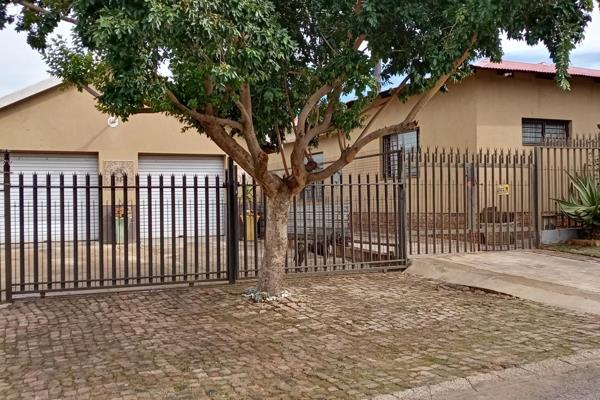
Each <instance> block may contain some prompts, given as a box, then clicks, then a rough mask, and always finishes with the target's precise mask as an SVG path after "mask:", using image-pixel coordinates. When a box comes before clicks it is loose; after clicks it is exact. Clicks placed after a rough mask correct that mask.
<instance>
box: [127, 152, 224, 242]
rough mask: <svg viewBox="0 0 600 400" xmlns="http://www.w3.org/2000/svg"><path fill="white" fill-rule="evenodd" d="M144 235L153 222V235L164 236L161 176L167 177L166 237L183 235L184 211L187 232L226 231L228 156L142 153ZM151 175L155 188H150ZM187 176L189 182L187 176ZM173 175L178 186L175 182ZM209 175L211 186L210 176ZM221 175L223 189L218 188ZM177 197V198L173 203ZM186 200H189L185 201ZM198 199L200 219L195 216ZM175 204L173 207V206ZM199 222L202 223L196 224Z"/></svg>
mask: <svg viewBox="0 0 600 400" xmlns="http://www.w3.org/2000/svg"><path fill="white" fill-rule="evenodd" d="M139 175H140V186H141V190H140V234H141V236H142V237H144V238H147V237H148V233H149V230H150V229H149V227H150V223H151V224H152V237H153V238H158V237H160V218H161V214H160V209H161V200H160V199H161V194H160V193H161V191H160V188H159V185H160V176H161V175H162V176H163V190H162V210H163V212H162V222H163V235H164V237H171V236H172V234H173V227H174V228H175V235H176V236H182V235H183V229H184V222H183V221H184V214H186V215H187V217H186V221H187V235H188V236H190V237H191V236H192V235H193V234H194V232H195V229H198V234H199V236H205V235H206V234H207V233H208V234H209V235H215V234H217V233H220V234H222V235H224V234H225V230H224V221H225V218H224V215H225V208H224V204H223V203H224V200H225V190H224V189H223V187H222V186H223V183H224V177H225V170H224V159H223V157H219V156H140V158H139ZM148 176H150V181H151V190H150V193H149V190H148V189H147V186H148ZM184 176H185V185H184V184H183V181H184V179H183V177H184ZM172 177H174V179H175V185H174V186H173V185H172ZM194 177H197V185H198V189H197V198H195V191H194ZM207 177H208V187H207V186H206V178H207ZM217 177H219V188H217V185H216V183H217ZM173 199H174V201H175V203H174V205H173ZM184 199H185V201H184ZM196 202H197V212H198V218H197V220H196V219H195V218H194V210H195V203H196ZM172 205H173V206H172ZM196 222H197V224H198V226H197V227H196V226H195V223H196Z"/></svg>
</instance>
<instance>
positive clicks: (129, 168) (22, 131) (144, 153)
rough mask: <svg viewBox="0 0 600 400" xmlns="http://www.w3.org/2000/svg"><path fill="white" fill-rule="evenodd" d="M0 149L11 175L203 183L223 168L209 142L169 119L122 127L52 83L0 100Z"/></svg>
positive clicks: (140, 118)
mask: <svg viewBox="0 0 600 400" xmlns="http://www.w3.org/2000/svg"><path fill="white" fill-rule="evenodd" d="M0 148H1V149H8V150H10V152H11V161H12V164H11V165H12V171H13V172H16V173H18V172H33V171H35V172H38V173H46V172H53V171H60V172H63V173H64V174H65V175H67V174H72V173H77V174H84V173H89V174H90V175H98V174H99V173H102V174H104V175H107V176H108V175H110V174H111V173H115V172H117V173H118V172H127V173H128V174H129V175H130V176H133V175H134V174H135V173H139V174H140V175H147V174H164V175H165V176H167V175H170V174H172V173H174V174H182V173H188V174H197V175H199V176H203V175H215V174H222V172H223V169H224V167H225V157H224V155H223V152H222V151H221V150H220V149H219V148H218V147H217V146H216V145H215V144H214V143H213V142H212V141H210V140H209V139H208V138H207V137H206V136H200V135H198V134H197V133H196V132H193V131H188V132H185V133H182V132H181V125H180V123H179V122H178V121H177V120H175V119H174V118H167V117H165V116H164V115H162V114H144V115H134V116H132V117H131V118H130V119H129V120H128V121H127V122H126V123H123V122H121V121H119V120H117V119H114V118H110V117H108V116H107V115H106V114H103V113H101V112H100V111H98V110H97V109H96V108H95V101H94V99H93V97H92V96H90V95H89V94H88V93H85V92H78V91H77V90H76V89H74V88H68V89H66V90H65V89H63V88H62V87H61V82H60V81H59V80H58V79H55V78H51V79H48V80H46V81H43V82H40V83H39V84H37V85H34V86H32V87H29V88H26V89H23V90H21V91H19V92H17V93H14V94H11V95H8V96H6V97H3V98H0Z"/></svg>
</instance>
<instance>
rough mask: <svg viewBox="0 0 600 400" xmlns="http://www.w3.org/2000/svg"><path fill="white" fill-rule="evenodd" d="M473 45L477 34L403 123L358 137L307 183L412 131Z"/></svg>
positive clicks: (468, 54)
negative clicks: (371, 145)
mask: <svg viewBox="0 0 600 400" xmlns="http://www.w3.org/2000/svg"><path fill="white" fill-rule="evenodd" d="M475 43H477V33H473V35H472V36H471V41H470V43H469V45H468V46H467V49H466V50H465V51H464V52H463V54H462V55H461V56H460V57H459V58H457V59H456V60H454V62H453V63H452V68H451V70H450V71H449V72H448V73H446V74H443V75H442V76H440V77H439V78H438V79H437V80H436V81H435V83H434V84H433V86H432V87H431V88H430V89H429V90H428V91H427V92H425V93H424V94H423V96H421V98H420V99H419V101H418V102H417V103H416V104H415V105H414V106H413V108H412V109H411V110H410V111H409V113H408V114H407V116H406V117H405V118H404V121H402V122H401V123H399V124H394V125H390V126H386V127H384V128H381V129H377V130H375V131H373V132H371V133H369V134H368V135H365V136H362V137H360V136H359V138H357V139H356V141H355V142H354V144H353V145H352V146H350V147H349V148H347V149H346V150H344V151H343V152H342V154H341V155H340V157H339V158H338V159H337V160H336V161H335V162H334V163H332V164H330V165H329V166H328V167H327V168H325V169H323V170H321V171H317V172H314V173H311V174H309V175H308V177H307V178H306V181H307V183H311V182H315V181H321V180H324V179H327V178H329V177H330V176H331V175H333V174H335V173H336V172H337V171H339V170H340V169H341V168H343V167H344V166H346V165H347V164H348V163H350V162H352V160H354V158H355V157H356V155H357V154H358V152H359V151H360V150H361V149H362V148H363V147H364V146H366V145H367V144H368V143H370V142H372V141H373V140H376V139H378V138H381V137H383V136H386V135H389V134H391V133H406V132H412V131H414V130H415V129H416V128H417V126H418V124H417V122H416V121H415V119H416V117H417V115H418V114H419V112H420V111H421V110H422V109H423V108H424V107H425V106H426V105H427V103H429V101H430V100H431V99H432V98H433V96H435V94H436V93H437V92H439V90H440V89H441V87H442V86H443V85H444V84H445V83H446V81H447V80H448V78H450V76H452V74H453V73H455V72H456V70H457V69H458V68H459V67H460V66H461V65H462V64H464V63H465V62H466V61H467V60H468V59H469V56H470V54H471V50H472V49H473V46H475ZM363 132H364V131H363ZM361 135H362V134H361Z"/></svg>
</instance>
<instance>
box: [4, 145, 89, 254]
mask: <svg viewBox="0 0 600 400" xmlns="http://www.w3.org/2000/svg"><path fill="white" fill-rule="evenodd" d="M10 160H11V163H10V167H11V185H12V187H13V189H12V190H11V228H12V229H11V231H12V241H13V243H17V242H20V241H21V240H22V239H23V240H24V241H25V242H32V241H33V240H34V226H37V234H38V241H40V242H43V241H46V240H47V239H48V215H49V216H50V218H49V220H50V238H51V240H52V241H56V240H60V239H61V237H62V238H64V240H67V241H69V240H73V237H74V231H75V230H74V226H75V223H76V224H77V227H78V229H77V236H78V238H79V239H85V238H86V229H85V221H86V216H87V212H88V211H87V210H88V209H89V213H90V219H91V221H92V224H91V229H90V235H91V237H90V239H91V240H95V239H96V238H97V236H98V234H97V233H98V223H97V221H98V203H97V201H96V199H97V198H98V190H97V189H91V190H90V204H87V203H86V190H85V182H86V175H88V174H89V176H90V186H97V184H98V158H97V156H96V155H88V154H83V155H82V154H73V155H71V154H23V153H12V154H11V156H10ZM20 174H23V188H22V189H21V190H20V189H19V188H18V187H15V186H18V184H19V175H20ZM36 174H37V194H36V189H35V188H34V185H33V183H34V175H36ZM61 174H63V175H64V178H63V179H64V187H63V189H62V190H61V188H60V176H61ZM74 175H75V176H76V180H77V187H79V186H81V189H79V188H78V189H75V188H74V186H73V176H74ZM48 177H49V179H50V186H48V184H47V182H48ZM0 181H1V182H2V183H3V176H0ZM75 201H76V202H77V207H74V204H75ZM21 204H22V205H23V207H21ZM61 205H62V207H61ZM21 210H22V211H21ZM61 218H62V219H63V220H64V231H62V232H61V226H60V221H61ZM21 226H23V235H22V236H21ZM0 240H2V241H4V195H3V193H2V194H0Z"/></svg>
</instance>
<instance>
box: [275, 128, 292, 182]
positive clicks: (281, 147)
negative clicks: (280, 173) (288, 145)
mask: <svg viewBox="0 0 600 400" xmlns="http://www.w3.org/2000/svg"><path fill="white" fill-rule="evenodd" d="M275 136H277V146H278V147H279V152H280V153H281V161H282V162H283V169H284V170H285V176H286V177H288V176H290V170H289V169H288V165H287V161H286V159H285V151H284V150H283V144H282V143H281V132H280V131H279V127H278V126H277V125H275Z"/></svg>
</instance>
